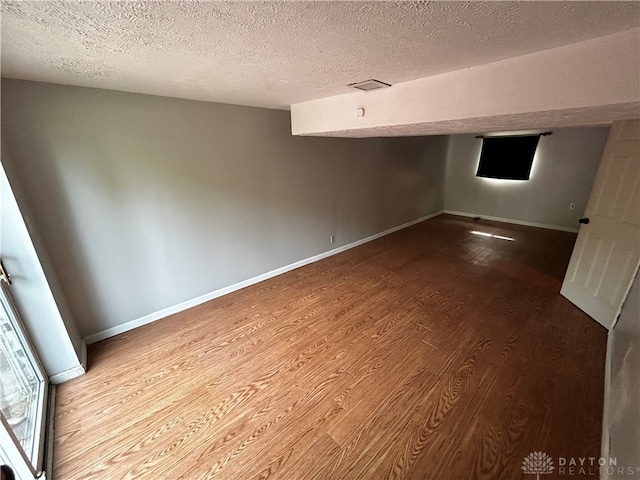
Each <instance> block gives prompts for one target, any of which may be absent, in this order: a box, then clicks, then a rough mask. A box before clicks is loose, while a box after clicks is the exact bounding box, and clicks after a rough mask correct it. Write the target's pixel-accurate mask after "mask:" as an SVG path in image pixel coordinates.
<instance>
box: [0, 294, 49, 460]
mask: <svg viewBox="0 0 640 480" xmlns="http://www.w3.org/2000/svg"><path fill="white" fill-rule="evenodd" d="M47 386H48V385H47V381H46V377H45V375H44V372H43V370H42V367H41V366H40V363H39V362H38V360H37V358H36V357H35V355H34V352H33V350H32V348H31V345H30V344H29V342H28V340H27V338H26V336H25V334H24V331H23V330H22V327H21V325H20V321H19V319H18V316H17V312H16V311H15V309H14V307H13V305H12V303H11V300H10V298H9V297H8V292H6V290H5V287H4V285H0V412H1V413H2V415H3V416H4V419H5V420H6V424H7V425H8V426H9V428H10V429H11V431H12V432H13V435H14V436H15V438H16V440H17V441H18V443H19V444H20V446H21V448H22V450H23V451H24V453H25V455H26V456H27V458H29V460H30V461H31V464H32V466H33V467H34V468H35V469H38V467H39V466H40V462H39V459H40V456H41V455H40V454H41V452H42V446H43V442H42V437H43V436H42V433H43V430H44V414H45V411H46V408H45V407H46V404H45V401H46V398H47Z"/></svg>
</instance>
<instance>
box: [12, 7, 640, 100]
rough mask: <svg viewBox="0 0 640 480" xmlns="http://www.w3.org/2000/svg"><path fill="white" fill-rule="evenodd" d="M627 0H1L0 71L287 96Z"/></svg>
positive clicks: (515, 38)
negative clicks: (521, 0) (0, 44)
mask: <svg viewBox="0 0 640 480" xmlns="http://www.w3.org/2000/svg"><path fill="white" fill-rule="evenodd" d="M639 12H640V4H639V3H637V2H486V3H485V2H395V3H391V2H177V1H166V2H151V1H144V2H140V1H126V2H125V1H123V2H104V1H97V2H79V1H71V2H60V1H45V2H24V1H3V2H2V76H4V77H11V78H19V79H26V80H36V81H43V82H51V83H60V84H68V85H78V86H85V87H95V88H105V89H112V90H123V91H128V92H137V93H148V94H154V95H163V96H172V97H180V98H190V99H197V100H206V101H214V102H222V103H234V104H241V105H252V106H262V107H269V108H281V109H288V108H289V106H290V105H291V104H293V103H298V102H304V101H308V100H313V99H317V98H322V97H327V96H332V95H339V94H343V93H347V92H349V89H348V88H347V87H346V85H347V84H349V83H352V82H356V81H361V80H366V79H368V78H377V79H380V80H382V81H385V82H389V83H398V82H403V81H407V80H412V79H416V78H422V77H427V76H431V75H435V74H439V73H443V72H448V71H453V70H457V69H461V68H465V67H469V66H474V65H479V64H483V63H488V62H492V61H496V60H500V59H503V58H509V57H514V56H519V55H523V54H527V53H531V52H534V51H539V50H544V49H548V48H552V47H556V46H560V45H564V44H569V43H574V42H578V41H582V40H585V39H588V38H595V37H599V36H603V35H607V34H610V33H614V32H617V31H622V30H628V29H631V28H634V27H637V26H638V24H639V15H640V13H639Z"/></svg>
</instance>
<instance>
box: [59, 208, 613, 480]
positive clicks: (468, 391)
mask: <svg viewBox="0 0 640 480" xmlns="http://www.w3.org/2000/svg"><path fill="white" fill-rule="evenodd" d="M474 230H476V231H482V232H486V233H491V234H494V235H500V236H504V237H510V238H512V239H513V241H510V240H506V239H500V238H495V237H486V236H480V235H476V234H472V233H471V231H474ZM574 241H575V235H574V234H571V233H564V232H555V231H550V230H542V229H535V228H529V227H520V226H514V225H507V224H499V223H495V222H487V221H480V222H474V221H473V220H471V219H464V218H461V217H453V216H447V215H442V216H440V217H437V218H434V219H431V220H428V221H426V222H423V223H421V224H419V225H416V226H413V227H411V228H408V229H405V230H402V231H400V232H397V233H394V234H392V235H389V236H386V237H383V238H381V239H378V240H376V241H374V242H371V243H368V244H366V245H363V246H360V247H357V248H355V249H352V250H349V251H347V252H344V253H342V254H339V255H336V256H333V257H331V258H328V259H325V260H322V261H320V262H317V263H315V264H312V265H309V266H306V267H303V268H300V269H297V270H294V271H292V272H289V273H287V274H284V275H281V276H279V277H276V278H273V279H271V280H268V281H265V282H263V283H260V284H258V285H254V286H252V287H249V288H246V289H244V290H241V291H238V292H235V293H233V294H230V295H227V296H225V297H222V298H219V299H217V300H214V301H211V302H208V303H206V304H203V305H200V306H198V307H195V308H193V309H191V310H189V311H186V312H182V313H180V314H177V315H173V316H171V317H169V318H166V319H164V320H161V321H158V322H155V323H153V324H150V325H147V326H144V327H141V328H138V329H136V330H134V331H131V332H128V333H125V334H122V335H119V336H117V337H114V338H111V339H108V340H105V341H103V342H100V343H97V344H94V345H91V346H90V349H89V360H90V364H89V367H90V369H89V372H88V373H87V374H86V375H84V376H82V377H80V378H77V379H75V380H72V381H70V382H68V383H65V384H63V385H61V386H59V388H58V392H57V408H56V418H55V447H54V448H55V450H54V455H55V460H54V478H55V479H57V480H65V479H134V478H148V479H179V478H184V479H206V478H217V479H234V480H235V479H241V480H252V479H256V480H257V479H269V480H272V479H283V480H302V479H310V480H312V479H316V480H329V479H331V480H367V479H406V480H410V479H412V480H413V479H416V480H418V479H419V480H426V479H438V480H444V479H455V480H458V479H467V478H469V479H472V478H473V479H516V478H518V479H519V478H535V476H532V475H526V474H524V473H523V472H522V469H521V466H522V460H523V458H524V457H525V456H526V455H528V454H529V453H530V452H532V451H543V452H546V453H547V454H549V455H550V456H552V457H554V458H557V457H559V456H562V457H572V456H574V457H577V456H580V457H589V456H592V457H599V454H600V434H601V421H602V418H601V417H602V403H603V385H604V358H605V348H606V331H605V330H604V329H603V328H602V327H601V326H599V325H598V324H597V323H596V322H594V321H592V320H591V319H589V318H588V317H587V316H586V315H585V314H583V313H582V312H581V311H580V310H578V309H577V308H575V307H574V306H573V305H571V304H570V303H569V302H568V301H567V300H565V299H564V298H562V297H561V296H560V295H559V293H558V292H559V291H560V285H561V282H562V278H563V275H564V271H565V269H566V266H567V264H568V261H569V256H570V254H571V250H572V248H573V243H574ZM556 472H557V470H556ZM544 477H545V480H546V479H549V480H550V479H552V478H559V477H556V476H555V475H545V476H544Z"/></svg>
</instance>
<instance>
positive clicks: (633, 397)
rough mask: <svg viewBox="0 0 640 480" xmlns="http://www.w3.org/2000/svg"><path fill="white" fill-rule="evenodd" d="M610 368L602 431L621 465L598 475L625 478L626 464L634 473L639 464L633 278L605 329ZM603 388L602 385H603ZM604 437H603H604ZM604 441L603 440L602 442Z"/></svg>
mask: <svg viewBox="0 0 640 480" xmlns="http://www.w3.org/2000/svg"><path fill="white" fill-rule="evenodd" d="M607 353H608V355H609V357H610V362H611V371H610V381H611V384H610V385H609V387H610V390H609V398H608V402H607V410H606V411H605V412H604V417H605V419H604V424H605V432H604V434H605V435H608V436H609V438H608V440H609V452H604V454H605V455H607V456H609V457H611V458H616V460H617V462H618V466H619V467H625V469H624V472H623V474H622V475H620V474H619V473H618V472H617V471H615V472H614V474H613V475H606V473H608V472H606V471H604V470H605V469H603V471H604V472H603V473H605V475H603V477H602V478H629V472H628V470H627V468H629V467H631V468H633V469H634V470H633V471H634V473H635V474H637V470H635V469H636V468H640V442H639V441H638V439H640V281H638V277H637V276H636V279H635V280H634V282H633V286H632V287H631V291H630V292H629V295H628V296H627V300H626V301H625V304H624V306H623V307H622V312H621V314H620V317H619V319H618V322H617V323H616V324H615V326H614V327H613V329H612V330H611V331H610V332H609V351H608V352H607ZM605 391H607V390H606V388H605ZM605 440H606V439H605ZM604 444H605V445H607V442H606V441H605V442H604Z"/></svg>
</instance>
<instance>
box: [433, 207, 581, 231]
mask: <svg viewBox="0 0 640 480" xmlns="http://www.w3.org/2000/svg"><path fill="white" fill-rule="evenodd" d="M442 213H447V214H449V215H458V216H460V217H471V218H475V217H480V218H481V219H483V220H492V221H494V222H503V223H513V224H515V225H524V226H526V227H537V228H547V229H549V230H559V231H561V232H571V233H577V232H578V229H577V228H569V227H561V226H558V225H548V224H546V223H535V222H525V221H524V220H514V219H512V218H502V217H491V216H489V215H482V214H481V213H467V212H456V211H454V210H444V211H443V212H442Z"/></svg>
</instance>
